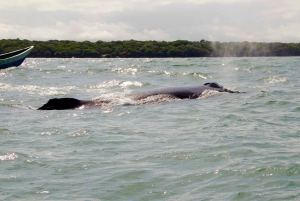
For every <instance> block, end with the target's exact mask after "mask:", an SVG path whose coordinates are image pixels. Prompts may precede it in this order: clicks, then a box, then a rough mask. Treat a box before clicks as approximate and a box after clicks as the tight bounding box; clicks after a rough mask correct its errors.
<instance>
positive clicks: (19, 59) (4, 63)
mask: <svg viewBox="0 0 300 201" xmlns="http://www.w3.org/2000/svg"><path fill="white" fill-rule="evenodd" d="M33 47H34V46H29V47H26V48H23V49H20V50H16V51H13V52H9V53H5V54H0V69H4V68H9V67H13V66H20V65H21V64H22V63H23V61H24V60H25V59H26V56H27V55H28V54H29V53H30V52H31V51H32V49H33Z"/></svg>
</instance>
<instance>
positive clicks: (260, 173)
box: [0, 57, 300, 201]
mask: <svg viewBox="0 0 300 201" xmlns="http://www.w3.org/2000/svg"><path fill="white" fill-rule="evenodd" d="M299 67H300V57H272V58H266V57H260V58H164V59H148V58H140V59H121V58H120V59H76V58H72V59H54V58H53V59H46V58H45V59H34V58H28V59H26V60H25V62H24V63H23V64H22V66H20V67H17V68H10V69H6V70H1V71H0V116H1V119H0V200H114V201H115V200H122V201H125V200H130V201H131V200H164V201H165V200H185V201H189V200H264V201H265V200H299V199H300V126H299V122H300V115H299V114H300V104H299V102H300V70H299ZM211 81H215V82H218V83H219V84H221V85H223V86H224V87H226V88H229V89H231V90H238V91H245V92H247V93H243V94H229V93H220V92H214V93H212V92H210V93H207V95H205V96H204V97H201V98H198V99H194V100H177V101H170V102H160V103H156V104H155V103H154V104H142V105H137V106H133V105H131V104H130V100H128V99H126V98H124V94H127V93H131V92H136V91H144V90H150V89H156V88H162V87H170V86H190V85H191V86H192V85H198V84H204V83H206V82H211ZM62 97H73V98H78V99H83V100H91V99H96V98H99V97H102V98H103V97H104V98H109V99H110V100H114V104H113V105H109V106H106V107H102V108H101V107H96V108H95V107H94V108H88V109H76V110H62V111H58V110H53V111H40V110H36V109H37V108H38V107H40V106H42V105H43V104H44V103H46V102H47V101H48V100H49V99H50V98H62Z"/></svg>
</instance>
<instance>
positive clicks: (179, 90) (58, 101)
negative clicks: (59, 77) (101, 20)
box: [38, 82, 244, 110]
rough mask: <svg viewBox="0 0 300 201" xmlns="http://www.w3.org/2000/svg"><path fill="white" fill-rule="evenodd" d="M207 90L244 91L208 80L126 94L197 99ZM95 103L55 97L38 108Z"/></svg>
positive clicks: (80, 105) (93, 103)
mask: <svg viewBox="0 0 300 201" xmlns="http://www.w3.org/2000/svg"><path fill="white" fill-rule="evenodd" d="M206 90H212V91H218V92H228V93H244V92H239V91H232V90H229V89H226V88H224V87H223V86H222V85H220V84H218V83H217V82H207V83H205V84H203V85H198V86H188V87H168V88H161V89H154V90H149V91H141V92H135V93H131V94H126V95H125V96H126V97H128V98H130V99H132V100H133V101H138V100H142V99H146V98H148V97H150V96H156V95H167V96H169V97H173V98H177V99H196V98H199V97H200V96H201V95H202V94H203V92H204V91H206ZM94 105H97V100H79V99H76V98H53V99H50V100H49V101H48V102H47V103H46V104H44V105H43V106H42V107H40V108H38V110H67V109H76V108H80V107H82V106H88V107H89V106H94Z"/></svg>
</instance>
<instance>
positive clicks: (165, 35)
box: [0, 0, 300, 43]
mask: <svg viewBox="0 0 300 201" xmlns="http://www.w3.org/2000/svg"><path fill="white" fill-rule="evenodd" d="M15 38H20V39H28V40H43V41H44V40H51V39H58V40H75V41H84V40H89V41H97V40H103V41H113V40H130V39H134V40H156V41H163V40H164V41H174V40H189V41H200V40H202V39H204V40H209V41H220V42H230V41H249V42H295V43H298V42H300V1H299V0H80V1H79V0H0V39H15Z"/></svg>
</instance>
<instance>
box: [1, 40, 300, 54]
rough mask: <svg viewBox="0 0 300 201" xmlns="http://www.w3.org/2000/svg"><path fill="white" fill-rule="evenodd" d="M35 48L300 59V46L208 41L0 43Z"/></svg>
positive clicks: (3, 47)
mask: <svg viewBox="0 0 300 201" xmlns="http://www.w3.org/2000/svg"><path fill="white" fill-rule="evenodd" d="M31 45H33V46H34V49H33V50H32V52H31V53H30V55H29V57H35V58H39V57H42V58H49V57H56V58H71V57H77V58H119V57H120V58H139V57H149V58H151V57H157V58H160V57H259V56H300V43H279V42H274V43H261V42H260V43H258V42H211V41H205V40H201V41H187V40H176V41H170V42H166V41H137V40H125V41H110V42H106V41H101V40H99V41H97V42H90V41H82V42H78V41H69V40H49V41H30V40H20V39H2V40H0V54H3V53H7V52H11V51H14V50H17V49H22V48H24V47H27V46H31Z"/></svg>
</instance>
